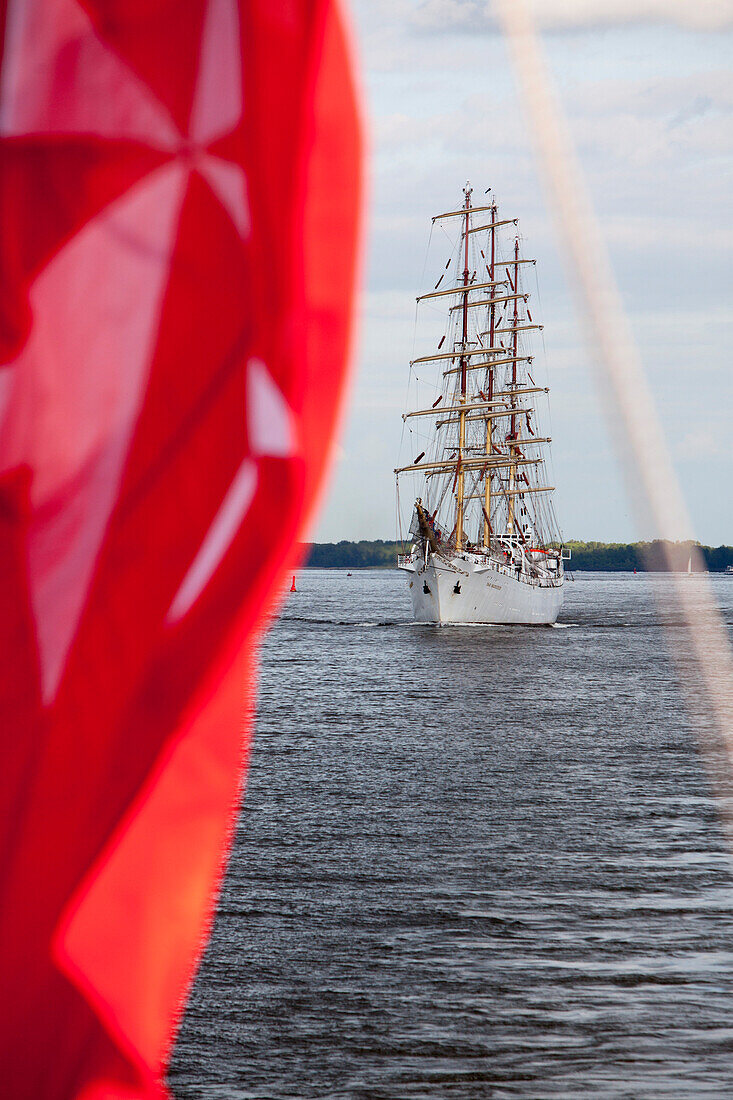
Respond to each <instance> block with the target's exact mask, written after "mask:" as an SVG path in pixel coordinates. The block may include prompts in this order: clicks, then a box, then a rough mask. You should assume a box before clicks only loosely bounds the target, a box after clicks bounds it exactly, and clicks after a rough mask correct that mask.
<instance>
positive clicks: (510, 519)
mask: <svg viewBox="0 0 733 1100" xmlns="http://www.w3.org/2000/svg"><path fill="white" fill-rule="evenodd" d="M518 288H519V237H517V238H516V239H515V241H514V293H515V294H518V293H519V289H518ZM518 307H519V299H518V298H515V299H514V324H513V330H514V331H513V332H512V358H513V359H514V362H513V363H512V391H513V390H514V389H515V387H516V385H517V362H516V360H517V343H518V334H517V325H518V323H519V308H518ZM511 402H512V408H513V409H514V408H516V405H517V399H516V396H515V394H514V392H512V398H511ZM509 438H510V442H509V455H510V457H512V458H516V457H517V417H516V415H513V416H512V426H511V429H510V437H509ZM515 482H516V469H515V464H514V463H513V464H512V465H511V466H510V467H509V494H508V498H509V499H508V500H507V523H506V529H507V531H508V532H509V534H510V535H513V534H514V497H515V493H514V488H515Z"/></svg>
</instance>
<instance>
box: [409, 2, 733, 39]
mask: <svg viewBox="0 0 733 1100" xmlns="http://www.w3.org/2000/svg"><path fill="white" fill-rule="evenodd" d="M531 6H532V8H533V9H534V13H535V17H536V19H537V22H538V24H539V26H540V27H542V28H545V29H547V30H553V31H576V30H592V29H597V28H599V27H624V26H631V25H637V26H638V25H640V24H645V23H647V24H650V23H656V24H659V23H677V24H678V25H679V26H682V27H686V28H689V29H691V30H698V31H717V30H725V29H728V28H731V27H733V0H705V2H703V3H699V2H698V3H691V2H690V0H532V3H531ZM412 22H413V24H414V26H416V27H419V28H421V29H423V30H425V31H442V32H445V31H451V30H452V31H463V32H469V33H477V32H482V31H483V32H494V31H495V30H496V20H495V17H494V14H493V5H492V4H491V3H489V2H488V0H421V2H420V3H418V4H417V5H416V6H415V7H414V8H413V11H412Z"/></svg>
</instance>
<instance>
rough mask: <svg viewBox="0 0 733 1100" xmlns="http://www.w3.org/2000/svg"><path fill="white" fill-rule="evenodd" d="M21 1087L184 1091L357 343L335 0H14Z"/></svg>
mask: <svg viewBox="0 0 733 1100" xmlns="http://www.w3.org/2000/svg"><path fill="white" fill-rule="evenodd" d="M0 12H2V14H1V15H0V34H1V35H2V70H1V73H0V75H1V84H0V145H1V148H2V156H1V157H0V216H1V218H2V223H1V224H2V234H1V236H0V728H1V729H2V738H3V767H2V778H1V779H0V798H1V807H2V818H1V821H0V891H1V898H0V953H1V955H2V961H3V967H2V990H3V996H2V999H1V1002H0V1003H1V1004H2V1015H3V1020H2V1023H1V1024H0V1035H1V1036H2V1038H1V1039H0V1043H2V1054H0V1065H2V1078H3V1084H2V1089H3V1093H4V1095H7V1096H13V1097H26V1096H27V1097H33V1098H36V1100H37V1098H43V1097H62V1096H63V1097H66V1096H82V1095H83V1096H84V1097H85V1100H91V1098H97V1097H99V1098H101V1097H111V1096H115V1097H116V1096H125V1097H147V1096H160V1095H164V1090H163V1088H162V1086H161V1085H160V1083H159V1081H160V1077H161V1074H162V1072H163V1070H164V1068H165V1062H166V1058H167V1055H168V1052H169V1047H170V1043H171V1041H172V1035H173V1031H174V1026H175V1018H176V1015H177V1013H178V1012H179V1010H180V1008H181V1005H182V1003H183V1001H184V999H185V996H186V994H187V992H188V990H189V987H190V982H191V980H192V976H193V972H194V969H195V965H196V961H197V958H198V956H199V953H200V951H201V945H202V943H203V942H204V939H205V935H206V931H207V929H208V925H209V922H210V919H211V908H212V904H213V903H212V900H211V899H212V897H213V896H214V894H215V892H216V889H217V887H218V883H219V878H220V874H221V870H222V866H223V859H224V855H223V853H224V850H225V848H226V845H227V841H228V837H229V833H230V829H231V825H232V816H233V813H234V811H235V805H236V800H237V794H238V789H239V786H240V782H241V776H242V767H243V762H244V757H245V741H246V734H247V729H248V720H247V718H246V710H247V707H248V701H247V700H246V699H244V692H245V688H244V687H243V685H244V684H245V683H246V684H248V685H249V687H247V689H246V690H247V691H248V692H249V694H250V695H251V692H252V688H251V682H250V680H249V673H250V671H251V669H252V663H253V649H254V647H255V632H256V630H257V628H258V626H259V625H260V624H261V623H262V620H263V617H264V615H265V614H266V612H267V609H268V607H270V606H271V605H272V602H273V599H274V592H275V591H276V589H277V586H278V583H279V582H281V581H282V577H283V572H284V568H285V566H286V564H287V563H289V561H290V555H291V553H292V547H293V544H294V542H295V540H296V539H297V538H298V537H299V536H300V534H301V532H302V529H303V525H304V522H305V519H306V516H307V515H308V513H309V511H310V510H311V508H312V506H313V502H314V497H315V494H316V492H317V490H318V487H319V484H320V481H321V478H322V475H323V472H324V464H325V460H326V457H327V455H328V453H329V451H330V442H331V437H332V434H333V430H334V423H335V419H336V416H337V412H338V406H339V403H340V398H341V393H342V387H343V381H344V369H345V368H344V364H345V360H346V355H347V344H348V336H349V323H350V310H351V298H352V293H353V286H354V269H355V251H356V236H357V221H358V208H359V188H360V136H359V127H358V120H357V111H356V107H355V95H354V88H353V83H352V75H351V70H350V64H349V60H348V53H347V50H346V48H345V42H344V34H343V29H342V26H341V22H340V19H339V16H338V12H337V11H336V10H334V5H333V4H332V3H330V2H326V0H321V2H319V0H310V2H307V0H287V2H282V3H278V4H273V3H271V0H188V2H187V3H185V4H180V3H173V2H172V0H144V2H143V0H9V3H7V4H6V5H4V6H3V7H2V8H0Z"/></svg>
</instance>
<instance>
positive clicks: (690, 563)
mask: <svg viewBox="0 0 733 1100" xmlns="http://www.w3.org/2000/svg"><path fill="white" fill-rule="evenodd" d="M691 574H692V554H690V556H689V558H688V559H687V576H688V577H689V576H691Z"/></svg>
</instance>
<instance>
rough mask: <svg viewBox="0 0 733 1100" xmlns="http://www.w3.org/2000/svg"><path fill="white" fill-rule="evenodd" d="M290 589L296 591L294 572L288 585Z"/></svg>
mask: <svg viewBox="0 0 733 1100" xmlns="http://www.w3.org/2000/svg"><path fill="white" fill-rule="evenodd" d="M290 591H291V592H297V591H298V589H297V588H296V587H295V574H293V583H292V584H291V585H290Z"/></svg>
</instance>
